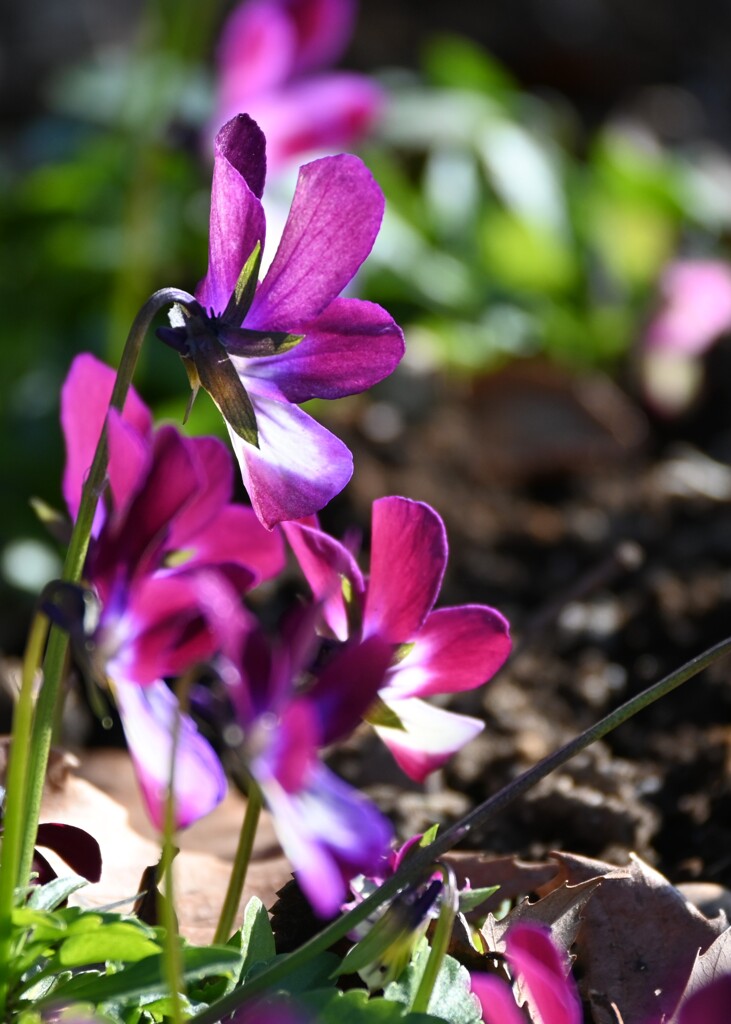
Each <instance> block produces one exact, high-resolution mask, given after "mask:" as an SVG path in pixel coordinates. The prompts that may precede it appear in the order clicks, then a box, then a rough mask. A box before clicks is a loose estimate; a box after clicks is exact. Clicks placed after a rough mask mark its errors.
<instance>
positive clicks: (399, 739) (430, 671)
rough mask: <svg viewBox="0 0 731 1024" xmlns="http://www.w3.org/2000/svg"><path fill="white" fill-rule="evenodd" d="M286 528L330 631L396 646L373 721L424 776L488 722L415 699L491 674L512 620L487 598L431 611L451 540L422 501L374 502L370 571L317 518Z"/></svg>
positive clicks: (410, 770) (414, 772) (405, 764)
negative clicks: (487, 602)
mask: <svg viewBox="0 0 731 1024" xmlns="http://www.w3.org/2000/svg"><path fill="white" fill-rule="evenodd" d="M283 529H284V532H285V534H286V536H287V539H288V541H289V543H290V545H291V547H292V549H293V551H294V553H295V555H296V557H297V559H298V561H299V563H300V566H301V568H302V571H303V573H304V575H305V577H306V579H307V581H308V583H309V585H310V587H311V588H312V592H313V594H314V596H315V598H316V599H317V600H318V601H320V602H321V603H322V607H323V614H324V619H325V623H326V626H327V628H328V630H329V632H330V634H331V635H332V637H333V638H335V639H336V640H339V641H344V640H346V639H347V638H348V637H362V638H364V639H365V638H372V637H378V638H379V639H380V640H381V641H382V642H384V643H387V644H389V645H390V647H391V650H392V652H393V658H392V661H391V665H390V668H389V670H388V673H387V674H386V677H385V680H384V685H383V686H382V687H381V688H380V690H379V693H378V697H379V699H380V705H376V706H375V707H374V706H372V707H371V708H369V709H368V720H369V721H371V723H372V724H373V725H374V727H375V729H376V731H377V732H378V734H379V736H380V737H381V739H382V740H383V741H384V743H385V744H386V745H387V746H388V748H389V750H390V751H391V753H392V754H393V756H394V758H395V759H396V761H397V762H398V764H399V765H400V766H401V768H402V769H403V770H404V771H405V772H406V774H407V775H409V776H410V777H411V778H413V779H416V780H418V781H423V779H424V778H425V777H426V776H427V775H428V774H429V773H430V772H432V771H434V770H435V769H436V768H439V767H440V766H441V765H443V764H444V763H445V762H446V761H447V760H448V758H449V757H451V755H452V754H453V753H454V752H455V751H457V750H459V749H460V748H461V747H462V746H463V745H464V744H465V743H467V742H468V741H469V740H470V739H472V738H473V737H474V736H475V735H476V734H477V733H478V732H480V730H481V729H482V728H483V723H482V722H481V721H478V720H477V719H475V718H470V717H467V716H465V715H459V714H454V713H453V712H450V711H445V710H443V709H441V708H436V707H433V706H432V705H429V704H426V703H425V702H424V701H423V700H421V699H419V698H422V697H428V696H431V695H434V694H441V693H457V692H459V691H462V690H471V689H474V688H475V687H476V686H479V685H480V684H481V683H483V682H485V681H486V680H487V679H489V678H490V677H491V676H492V675H493V674H494V673H495V672H496V671H497V670H498V669H499V668H500V666H501V665H502V664H503V662H504V661H505V659H506V658H507V656H508V654H509V652H510V634H509V627H508V623H507V622H506V620H505V619H504V618H503V616H502V615H500V613H499V612H497V611H495V609H493V608H488V607H486V606H484V605H462V606H460V607H457V608H440V609H437V610H436V611H434V610H433V608H434V603H435V602H436V599H437V596H438V594H439V589H440V587H441V584H442V578H443V576H444V571H445V568H446V564H447V538H446V532H445V529H444V524H443V523H442V520H441V519H440V517H439V516H438V515H437V513H436V512H435V511H434V510H433V509H432V508H430V506H429V505H426V504H424V503H423V502H418V501H410V500H408V499H406V498H397V497H392V498H380V499H378V500H377V501H374V503H373V518H372V531H371V572H370V577H369V578H367V579H365V578H364V577H363V575H362V574H361V572H360V569H359V568H358V565H357V564H356V562H355V559H354V558H353V556H352V554H351V553H350V551H349V550H348V549H347V547H345V546H344V545H343V544H341V543H339V542H338V541H336V540H334V539H333V538H332V537H329V536H328V535H327V534H325V533H323V532H322V531H321V530H320V528H319V526H318V524H317V522H316V521H315V520H314V519H312V520H310V521H303V522H298V523H286V524H284V527H283ZM344 581H345V582H346V583H347V585H344Z"/></svg>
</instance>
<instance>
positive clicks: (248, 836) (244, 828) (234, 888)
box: [213, 780, 262, 945]
mask: <svg viewBox="0 0 731 1024" xmlns="http://www.w3.org/2000/svg"><path fill="white" fill-rule="evenodd" d="M261 809H262V796H261V790H260V789H259V787H258V786H257V785H256V783H255V782H254V781H253V780H251V781H250V783H249V796H248V800H247V803H246V813H245V814H244V820H243V823H242V825H241V832H240V834H239V845H238V846H237V848H236V856H235V858H234V863H233V868H232V869H231V877H230V878H229V880H228V889H227V890H226V896H225V898H224V901H223V906H222V907H221V916H220V917H219V919H218V925H217V927H216V934H215V935H214V936H213V943H214V945H215V944H217V943H225V942H228V940H229V938H230V936H231V928H232V926H233V922H234V918H235V917H236V912H237V911H238V909H239V903H240V902H241V894H242V893H243V891H244V882H245V881H246V872H247V871H248V869H249V862H250V860H251V851H252V850H253V848H254V837H255V836H256V826H257V825H258V824H259V815H260V814H261Z"/></svg>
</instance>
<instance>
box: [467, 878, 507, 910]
mask: <svg viewBox="0 0 731 1024" xmlns="http://www.w3.org/2000/svg"><path fill="white" fill-rule="evenodd" d="M499 888H500V886H499V885H486V886H483V887H482V888H481V889H462V890H461V891H460V894H459V909H460V913H462V914H467V913H468V912H469V911H470V910H475V909H476V908H477V907H479V905H480V904H481V903H484V902H485V900H489V899H490V897H491V896H494V895H495V893H496V892H497V891H498V889H499Z"/></svg>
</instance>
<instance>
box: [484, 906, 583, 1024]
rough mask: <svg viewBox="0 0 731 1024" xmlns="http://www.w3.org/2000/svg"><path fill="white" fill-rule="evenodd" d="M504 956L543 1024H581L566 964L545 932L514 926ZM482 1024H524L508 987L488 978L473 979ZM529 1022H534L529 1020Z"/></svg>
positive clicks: (509, 932) (579, 1004) (485, 976)
mask: <svg viewBox="0 0 731 1024" xmlns="http://www.w3.org/2000/svg"><path fill="white" fill-rule="evenodd" d="M505 945H506V954H507V959H508V963H509V965H510V969H511V973H512V974H513V976H514V978H516V979H517V978H518V977H520V979H521V981H522V983H523V986H524V989H525V994H526V999H527V1002H528V1005H529V1006H530V1008H531V1011H534V1012H535V1013H536V1014H537V1016H538V1018H540V1020H541V1021H542V1024H581V1021H582V1020H583V1014H582V1012H581V1002H580V1000H579V996H578V993H577V991H576V985H575V983H574V980H573V978H572V977H571V974H570V971H569V966H568V963H567V962H566V960H565V957H564V956H562V954H561V953H560V952H559V950H558V949H557V947H556V946H555V945H554V943H553V941H552V940H551V937H550V932H549V930H548V929H546V928H543V927H541V926H540V925H534V924H515V925H513V927H512V928H511V929H510V930H509V931H508V933H507V936H506V939H505ZM472 991H473V992H474V993H475V995H476V996H477V998H478V999H479V1000H480V1004H481V1006H482V1016H483V1020H484V1022H485V1024H526V1018H525V1017H524V1015H523V1013H522V1012H521V1011H520V1010H519V1009H518V1006H517V1004H516V1001H515V998H514V996H513V993H512V991H511V989H510V988H509V986H508V985H507V984H506V983H505V982H504V981H502V980H501V979H500V978H497V977H494V976H493V975H487V974H473V975H472ZM531 1019H533V1018H532V1017H531Z"/></svg>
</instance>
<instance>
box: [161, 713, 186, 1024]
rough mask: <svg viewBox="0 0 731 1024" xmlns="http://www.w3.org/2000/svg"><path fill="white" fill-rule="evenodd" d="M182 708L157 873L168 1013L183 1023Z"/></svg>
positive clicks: (174, 739)
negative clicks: (178, 902)
mask: <svg viewBox="0 0 731 1024" xmlns="http://www.w3.org/2000/svg"><path fill="white" fill-rule="evenodd" d="M180 716H181V710H180V707H178V710H177V712H176V714H175V720H174V723H173V734H172V742H171V746H170V776H169V781H168V791H167V796H166V798H165V820H164V822H163V833H162V856H161V857H160V873H161V875H162V878H163V882H164V894H161V895H160V897H159V899H158V911H159V914H160V918H161V920H162V924H163V927H164V929H165V938H164V941H163V960H164V963H165V976H166V978H167V983H168V989H169V990H170V1007H171V1009H170V1017H171V1020H172V1022H173V1024H183V1004H182V1001H181V998H180V995H181V992H182V991H183V969H182V967H183V965H182V960H181V956H180V939H179V937H178V921H177V918H176V916H175V879H174V868H173V860H174V858H175V853H176V850H175V843H174V842H173V839H174V836H175V759H176V757H177V753H178V738H179V736H180Z"/></svg>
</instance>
